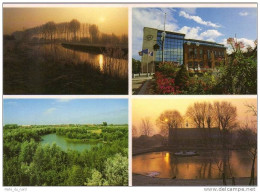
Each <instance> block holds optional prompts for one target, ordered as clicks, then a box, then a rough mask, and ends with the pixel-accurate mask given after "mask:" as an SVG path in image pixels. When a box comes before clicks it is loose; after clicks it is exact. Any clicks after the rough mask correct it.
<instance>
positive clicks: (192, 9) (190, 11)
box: [181, 7, 196, 15]
mask: <svg viewBox="0 0 260 192" xmlns="http://www.w3.org/2000/svg"><path fill="white" fill-rule="evenodd" d="M181 11H184V12H186V13H189V14H192V15H194V14H195V13H196V8H194V7H191V8H181Z"/></svg>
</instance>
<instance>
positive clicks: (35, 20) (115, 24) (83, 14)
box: [3, 7, 128, 35]
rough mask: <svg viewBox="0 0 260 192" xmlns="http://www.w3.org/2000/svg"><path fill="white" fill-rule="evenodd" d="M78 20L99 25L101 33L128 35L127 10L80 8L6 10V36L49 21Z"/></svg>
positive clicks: (4, 12) (4, 21)
mask: <svg viewBox="0 0 260 192" xmlns="http://www.w3.org/2000/svg"><path fill="white" fill-rule="evenodd" d="M72 19H77V20H79V21H80V22H84V23H89V24H97V25H98V26H99V29H100V31H101V32H104V33H110V34H111V33H115V34H116V35H121V34H128V10H127V8H122V7H120V8H114V7H113V8H112V7H102V8H96V7H89V8H86V7H80V8H64V7H63V8H57V7H55V8H4V9H3V27H4V34H11V33H12V32H14V31H17V30H23V29H26V28H31V27H35V26H38V25H42V24H44V23H46V22H48V21H54V22H56V23H60V22H68V21H71V20H72Z"/></svg>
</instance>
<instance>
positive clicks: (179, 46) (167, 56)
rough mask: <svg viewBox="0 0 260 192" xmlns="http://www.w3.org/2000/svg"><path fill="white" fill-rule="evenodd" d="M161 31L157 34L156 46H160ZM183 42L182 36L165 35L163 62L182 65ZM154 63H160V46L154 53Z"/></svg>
mask: <svg viewBox="0 0 260 192" xmlns="http://www.w3.org/2000/svg"><path fill="white" fill-rule="evenodd" d="M161 36H162V31H158V33H157V44H158V45H162V41H161ZM183 42H184V36H183V35H178V34H174V33H167V34H166V38H165V41H164V61H171V62H177V63H179V64H180V65H182V64H183ZM156 61H159V62H161V61H162V46H160V49H159V50H158V51H157V53H156Z"/></svg>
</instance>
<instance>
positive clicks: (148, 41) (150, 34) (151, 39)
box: [141, 27, 157, 73]
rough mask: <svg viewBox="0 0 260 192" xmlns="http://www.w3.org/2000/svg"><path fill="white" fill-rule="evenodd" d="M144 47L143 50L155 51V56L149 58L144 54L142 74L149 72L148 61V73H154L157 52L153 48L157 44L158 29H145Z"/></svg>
mask: <svg viewBox="0 0 260 192" xmlns="http://www.w3.org/2000/svg"><path fill="white" fill-rule="evenodd" d="M143 34H144V35H143V47H142V49H149V51H150V52H151V51H153V52H154V55H153V57H152V56H148V55H147V54H143V56H142V60H141V64H142V72H143V73H146V72H147V61H148V63H149V64H148V72H152V73H153V72H154V65H153V58H154V60H155V58H156V52H155V51H154V50H153V46H154V45H155V44H156V42H157V29H152V28H148V27H144V29H143Z"/></svg>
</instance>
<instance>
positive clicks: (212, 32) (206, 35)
mask: <svg viewBox="0 0 260 192" xmlns="http://www.w3.org/2000/svg"><path fill="white" fill-rule="evenodd" d="M222 35H223V34H222V33H220V32H219V31H217V30H215V29H210V30H207V31H204V32H203V33H201V34H200V36H201V37H202V39H205V38H208V39H216V38H218V37H219V36H222Z"/></svg>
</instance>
